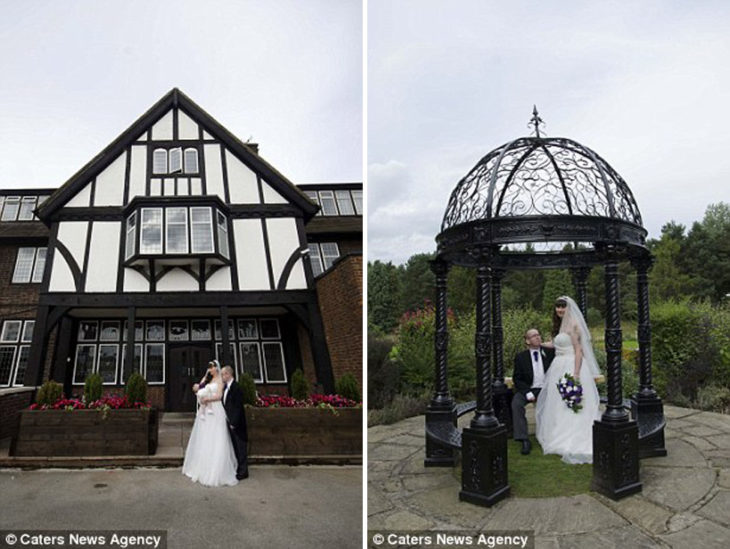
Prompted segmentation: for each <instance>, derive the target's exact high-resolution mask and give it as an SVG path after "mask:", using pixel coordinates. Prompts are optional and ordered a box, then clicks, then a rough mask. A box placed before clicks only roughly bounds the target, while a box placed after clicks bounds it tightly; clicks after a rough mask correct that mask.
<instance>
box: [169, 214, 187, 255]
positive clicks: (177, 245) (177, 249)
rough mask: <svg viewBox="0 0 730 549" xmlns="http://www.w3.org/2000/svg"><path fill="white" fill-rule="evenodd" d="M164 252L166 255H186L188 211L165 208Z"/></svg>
mask: <svg viewBox="0 0 730 549" xmlns="http://www.w3.org/2000/svg"><path fill="white" fill-rule="evenodd" d="M165 218H166V222H167V225H166V231H167V232H166V234H165V251H166V252H167V253H168V254H186V253H188V209H187V208H165Z"/></svg>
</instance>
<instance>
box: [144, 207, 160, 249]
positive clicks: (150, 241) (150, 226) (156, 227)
mask: <svg viewBox="0 0 730 549" xmlns="http://www.w3.org/2000/svg"><path fill="white" fill-rule="evenodd" d="M140 253H143V254H155V253H156V254H159V253H162V208H142V243H141V245H140Z"/></svg>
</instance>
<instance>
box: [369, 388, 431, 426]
mask: <svg viewBox="0 0 730 549" xmlns="http://www.w3.org/2000/svg"><path fill="white" fill-rule="evenodd" d="M429 399H430V395H427V394H425V393H424V394H422V395H419V396H412V395H400V394H398V395H395V397H394V398H393V400H392V402H390V403H388V404H387V405H386V406H385V407H384V408H383V409H382V410H370V411H369V412H368V427H372V426H373V425H381V424H382V425H390V424H391V423H396V422H398V421H400V420H402V419H406V418H409V417H413V416H417V415H420V414H424V413H425V412H426V407H427V405H428V401H429Z"/></svg>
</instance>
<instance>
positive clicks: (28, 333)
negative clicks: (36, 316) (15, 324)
mask: <svg viewBox="0 0 730 549" xmlns="http://www.w3.org/2000/svg"><path fill="white" fill-rule="evenodd" d="M33 328H35V320H26V321H25V322H24V323H23V337H21V338H20V341H22V342H23V343H30V342H31V341H33Z"/></svg>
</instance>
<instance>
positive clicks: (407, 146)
mask: <svg viewBox="0 0 730 549" xmlns="http://www.w3.org/2000/svg"><path fill="white" fill-rule="evenodd" d="M728 29H730V3H728V2H722V1H716V2H713V1H697V2H680V1H656V2H652V1H646V0H644V1H642V2H635V1H631V2H629V1H621V2H617V1H606V2H571V1H561V2H557V1H555V2H552V1H551V2H545V1H535V2H526V1H520V2H499V1H463V0H462V1H459V2H443V1H434V0H408V1H395V2H392V1H388V0H370V2H369V7H368V69H367V71H368V199H369V202H368V208H369V214H368V231H369V233H368V234H369V236H368V245H369V249H368V256H369V258H370V259H371V260H372V259H381V260H386V261H388V260H391V261H393V262H395V263H401V262H403V261H405V260H406V259H407V258H408V257H409V256H410V255H412V254H414V253H418V252H430V251H433V250H434V249H435V243H434V237H435V235H436V234H437V232H438V230H439V227H440V223H441V219H442V217H443V214H444V211H445V209H446V204H447V201H448V198H449V195H450V193H451V190H452V189H453V188H454V186H455V185H456V183H457V182H458V181H459V179H460V178H461V177H463V176H464V175H465V174H466V173H467V172H468V171H469V170H470V169H471V168H472V167H473V166H474V164H475V163H476V162H477V161H478V160H479V159H480V158H481V157H482V156H484V155H485V154H486V153H487V152H488V151H490V150H492V149H493V148H495V147H497V146H499V145H501V144H503V143H505V142H507V141H510V140H512V139H513V138H515V137H518V136H524V135H528V134H529V130H528V128H527V122H528V121H529V119H530V116H531V111H532V106H533V104H537V106H538V109H539V111H540V114H541V116H542V118H543V119H544V120H545V122H546V128H545V130H546V133H547V134H548V135H550V136H556V137H557V136H561V137H569V138H572V139H575V140H576V141H579V142H580V143H582V144H584V145H586V146H588V147H590V148H592V149H593V150H595V151H596V152H598V153H599V154H600V155H601V156H602V157H603V158H604V159H606V160H607V161H608V162H609V163H610V164H611V165H612V166H613V167H614V168H615V169H616V170H617V171H618V172H619V173H620V174H621V175H622V176H623V178H624V179H625V180H626V182H627V183H628V185H629V187H630V188H631V189H632V190H633V192H634V196H635V198H636V200H637V202H638V205H639V209H640V211H641V213H642V216H643V219H644V224H645V226H646V228H647V229H648V231H649V236H650V237H657V236H658V235H659V233H660V230H661V226H662V225H663V224H664V223H665V222H667V221H668V220H670V219H674V220H676V221H678V222H680V223H683V224H685V225H691V223H692V222H693V221H696V220H700V219H701V218H702V216H703V214H704V211H705V209H706V207H707V205H708V204H711V203H715V202H719V201H721V200H724V201H725V202H730V93H729V91H730V32H728Z"/></svg>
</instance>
